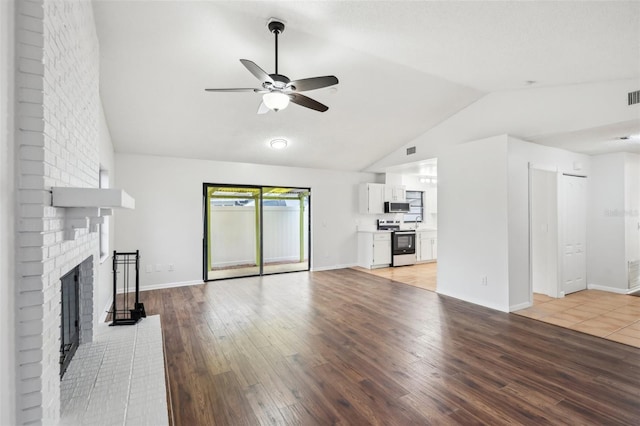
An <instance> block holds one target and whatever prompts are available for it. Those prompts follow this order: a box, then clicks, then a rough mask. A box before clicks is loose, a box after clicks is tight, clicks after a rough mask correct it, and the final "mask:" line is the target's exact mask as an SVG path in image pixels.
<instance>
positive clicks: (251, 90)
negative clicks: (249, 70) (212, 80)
mask: <svg viewBox="0 0 640 426" xmlns="http://www.w3.org/2000/svg"><path fill="white" fill-rule="evenodd" d="M204 90H206V91H207V92H256V93H260V92H262V89H252V88H246V87H242V88H231V89H204Z"/></svg>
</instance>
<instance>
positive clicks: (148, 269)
mask: <svg viewBox="0 0 640 426" xmlns="http://www.w3.org/2000/svg"><path fill="white" fill-rule="evenodd" d="M146 271H147V273H149V272H153V266H152V265H147V268H146Z"/></svg>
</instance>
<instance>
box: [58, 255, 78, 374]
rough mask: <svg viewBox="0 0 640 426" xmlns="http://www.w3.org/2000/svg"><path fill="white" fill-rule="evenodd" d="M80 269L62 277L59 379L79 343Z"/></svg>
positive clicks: (74, 269) (76, 268)
mask: <svg viewBox="0 0 640 426" xmlns="http://www.w3.org/2000/svg"><path fill="white" fill-rule="evenodd" d="M79 275H80V267H79V266H76V267H75V268H73V269H72V270H71V271H70V272H69V273H68V274H66V275H65V276H64V277H62V279H61V281H62V287H61V289H62V297H61V301H62V302H61V303H62V315H61V318H62V323H61V332H60V377H62V376H63V375H64V372H65V371H66V370H67V367H68V366H69V363H70V362H71V358H73V355H74V354H75V353H76V349H78V344H79V343H80V294H79V293H80V285H79Z"/></svg>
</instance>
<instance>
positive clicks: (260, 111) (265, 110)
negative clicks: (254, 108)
mask: <svg viewBox="0 0 640 426" xmlns="http://www.w3.org/2000/svg"><path fill="white" fill-rule="evenodd" d="M269 111H271V110H270V109H269V108H268V107H267V106H266V105H265V104H264V102H260V106H259V107H258V114H266V113H268V112H269Z"/></svg>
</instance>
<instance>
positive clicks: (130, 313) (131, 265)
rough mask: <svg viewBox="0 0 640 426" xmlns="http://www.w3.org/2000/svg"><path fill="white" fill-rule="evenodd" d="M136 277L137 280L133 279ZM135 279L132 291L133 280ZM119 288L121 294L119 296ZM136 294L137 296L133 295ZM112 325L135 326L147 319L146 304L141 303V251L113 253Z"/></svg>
mask: <svg viewBox="0 0 640 426" xmlns="http://www.w3.org/2000/svg"><path fill="white" fill-rule="evenodd" d="M132 277H135V278H132ZM132 279H135V290H133V291H132V289H131V287H132V285H131V280H132ZM118 287H120V288H121V293H120V295H118ZM133 292H135V295H133V294H131V293H133ZM118 296H120V297H118ZM111 314H112V322H111V324H110V325H134V324H136V323H137V322H138V321H140V319H142V318H146V316H147V314H146V313H145V311H144V304H143V303H140V250H136V251H135V252H128V253H127V252H122V253H118V252H116V251H114V252H113V310H112V311H111Z"/></svg>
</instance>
